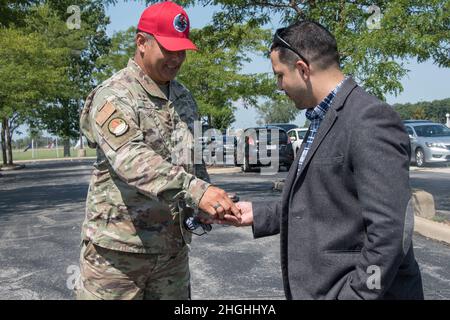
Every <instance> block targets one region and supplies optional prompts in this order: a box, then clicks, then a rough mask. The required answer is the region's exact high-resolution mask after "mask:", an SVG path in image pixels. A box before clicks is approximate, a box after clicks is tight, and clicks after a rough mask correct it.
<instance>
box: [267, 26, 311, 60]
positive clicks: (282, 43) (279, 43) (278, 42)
mask: <svg viewBox="0 0 450 320" xmlns="http://www.w3.org/2000/svg"><path fill="white" fill-rule="evenodd" d="M284 30H286V28H280V29H277V31H275V35H274V37H273V44H272V49H274V48H276V47H283V48H286V49H289V50H291V51H292V52H294V53H295V54H296V55H298V56H299V57H300V59H302V60H303V61H304V62H305V63H306V65H307V66H308V67H309V62H308V60H307V59H306V58H305V57H304V56H303V55H302V54H301V53H300V52H298V51H297V50H295V49H294V48H293V47H292V46H291V45H290V44H289V42H287V41H286V40H284V39H283V38H282V37H281V36H280V33H282V32H283V31H284Z"/></svg>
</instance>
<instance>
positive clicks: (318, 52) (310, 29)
mask: <svg viewBox="0 0 450 320" xmlns="http://www.w3.org/2000/svg"><path fill="white" fill-rule="evenodd" d="M280 38H281V39H280ZM283 41H284V43H283ZM286 43H287V44H288V45H286ZM289 46H290V47H292V48H293V49H294V50H292V49H289ZM273 50H279V52H280V61H281V62H283V63H295V62H296V61H297V60H299V55H298V54H296V53H295V51H297V52H298V53H301V55H302V56H303V57H302V60H305V58H306V60H307V61H305V62H306V63H307V64H308V63H314V64H315V65H316V66H318V67H319V68H320V69H322V70H324V69H327V68H329V67H331V66H339V53H338V50H337V43H336V39H335V37H334V36H333V35H332V34H331V33H330V32H329V31H328V30H327V29H326V28H325V27H324V26H322V25H321V24H319V23H317V22H314V21H306V20H303V21H298V22H296V23H294V24H292V25H290V26H289V27H287V28H284V29H279V30H278V31H277V33H276V36H275V37H274V39H273V42H272V46H271V47H270V51H273Z"/></svg>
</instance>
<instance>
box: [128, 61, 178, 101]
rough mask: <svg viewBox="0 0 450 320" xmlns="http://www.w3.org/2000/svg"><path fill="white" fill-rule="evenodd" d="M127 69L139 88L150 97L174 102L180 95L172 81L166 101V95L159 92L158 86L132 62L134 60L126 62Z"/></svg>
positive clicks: (175, 83)
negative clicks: (137, 82) (138, 84)
mask: <svg viewBox="0 0 450 320" xmlns="http://www.w3.org/2000/svg"><path fill="white" fill-rule="evenodd" d="M127 68H128V69H129V70H131V72H132V73H133V75H134V76H135V77H136V79H137V80H138V81H139V83H140V84H141V86H142V87H143V88H144V89H145V91H147V93H148V94H149V95H151V96H154V97H158V98H160V99H163V100H166V101H167V100H170V101H174V100H176V99H177V98H178V97H179V96H180V95H181V94H182V90H181V88H182V87H181V86H180V85H179V84H178V83H177V82H176V81H174V80H172V81H170V83H169V95H170V96H169V99H167V97H166V95H165V94H164V93H163V92H162V91H161V89H160V88H159V86H158V85H157V84H156V83H155V81H153V80H152V78H150V77H149V76H148V75H147V74H146V73H145V72H144V70H142V68H141V67H140V66H139V65H138V64H137V63H136V61H134V59H130V60H129V61H128V65H127Z"/></svg>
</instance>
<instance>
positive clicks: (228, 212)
mask: <svg viewBox="0 0 450 320" xmlns="http://www.w3.org/2000/svg"><path fill="white" fill-rule="evenodd" d="M199 209H200V210H203V211H204V212H206V213H208V214H210V215H211V216H212V218H218V219H221V220H222V219H227V220H231V221H234V222H236V223H239V221H240V219H241V210H240V209H239V208H238V207H237V206H236V205H235V204H234V203H233V201H232V200H231V199H230V198H229V197H228V194H227V193H226V192H225V191H224V190H222V189H220V188H217V187H214V186H209V187H208V189H206V191H205V193H204V194H203V197H202V198H201V199H200V203H199Z"/></svg>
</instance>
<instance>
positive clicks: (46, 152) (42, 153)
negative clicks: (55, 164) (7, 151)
mask: <svg viewBox="0 0 450 320" xmlns="http://www.w3.org/2000/svg"><path fill="white" fill-rule="evenodd" d="M63 154H64V151H63V148H58V154H57V153H56V149H46V148H43V149H35V150H34V158H33V154H32V151H31V149H29V150H28V151H26V152H23V150H13V160H14V161H20V160H42V159H56V158H61V159H62V158H64V157H63ZM95 155H96V153H95V149H91V148H86V156H87V157H95ZM70 156H71V157H74V158H75V157H78V149H74V148H71V149H70ZM0 160H1V161H3V155H2V154H1V152H0Z"/></svg>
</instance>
